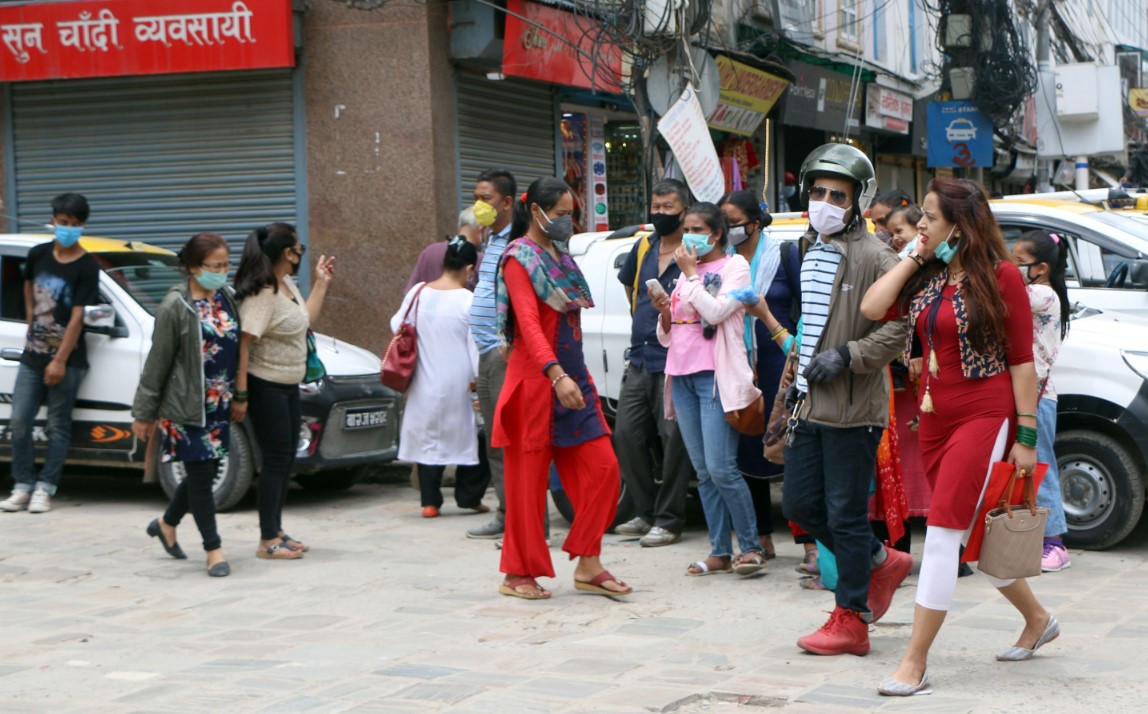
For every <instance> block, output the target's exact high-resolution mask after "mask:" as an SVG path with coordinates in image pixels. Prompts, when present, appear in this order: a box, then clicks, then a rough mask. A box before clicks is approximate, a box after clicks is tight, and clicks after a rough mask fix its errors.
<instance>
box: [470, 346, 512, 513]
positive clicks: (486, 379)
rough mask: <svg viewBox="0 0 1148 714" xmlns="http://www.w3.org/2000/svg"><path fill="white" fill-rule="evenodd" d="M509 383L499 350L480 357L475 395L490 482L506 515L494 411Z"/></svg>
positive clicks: (500, 453)
mask: <svg viewBox="0 0 1148 714" xmlns="http://www.w3.org/2000/svg"><path fill="white" fill-rule="evenodd" d="M505 380H506V361H505V360H503V359H502V355H500V354H499V353H498V350H487V351H486V352H483V353H482V354H480V355H479V356H478V379H477V380H475V391H477V392H478V408H479V410H480V411H481V412H482V421H483V427H482V430H483V432H484V433H485V437H484V438H485V439H486V460H487V461H488V462H489V463H490V482H491V483H492V484H494V492H495V493H496V494H498V513H499V515H502V516H505V515H506V491H505V487H504V485H503V484H504V478H505V475H504V473H503V465H502V449H496V448H494V446H493V445H491V443H490V440H491V437H492V436H493V434H494V408H495V407H497V406H498V395H499V394H501V393H502V383H503V381H505Z"/></svg>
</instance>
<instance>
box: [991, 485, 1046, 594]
mask: <svg viewBox="0 0 1148 714" xmlns="http://www.w3.org/2000/svg"><path fill="white" fill-rule="evenodd" d="M1018 475H1019V476H1020V478H1022V479H1024V503H1022V504H1021V505H1019V506H1012V505H1009V504H1008V503H1007V501H1008V498H1009V494H1011V493H1012V492H1013V486H1014V484H1015V483H1016V479H1017V476H1018ZM1004 493H1005V495H1004V496H1002V497H1001V500H1000V503H999V504H997V507H996V508H994V509H993V510H991V511H989V512H988V513H986V514H985V539H984V542H983V543H982V544H981V557H980V561H978V563H977V570H980V571H981V572H982V573H987V574H989V575H991V576H993V577H994V578H1000V579H1002V580H1009V579H1013V578H1031V577H1034V576H1037V575H1040V558H1041V555H1042V554H1043V552H1044V523H1045V521H1046V520H1047V519H1048V509H1047V508H1037V506H1036V496H1035V495H1034V494H1033V484H1032V475H1031V474H1026V473H1025V472H1024V470H1020V471H1013V474H1012V479H1010V480H1009V485H1008V488H1006V489H1005V491H1004Z"/></svg>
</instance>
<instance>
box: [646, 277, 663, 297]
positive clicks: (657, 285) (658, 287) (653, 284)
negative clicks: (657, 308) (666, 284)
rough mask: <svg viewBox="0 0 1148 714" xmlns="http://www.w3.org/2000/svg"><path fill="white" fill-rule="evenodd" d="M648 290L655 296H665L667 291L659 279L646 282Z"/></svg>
mask: <svg viewBox="0 0 1148 714" xmlns="http://www.w3.org/2000/svg"><path fill="white" fill-rule="evenodd" d="M646 290H649V291H650V292H651V293H653V294H654V295H665V294H666V289H665V288H663V287H662V283H661V282H659V281H658V279H657V278H650V279H649V280H647V281H646Z"/></svg>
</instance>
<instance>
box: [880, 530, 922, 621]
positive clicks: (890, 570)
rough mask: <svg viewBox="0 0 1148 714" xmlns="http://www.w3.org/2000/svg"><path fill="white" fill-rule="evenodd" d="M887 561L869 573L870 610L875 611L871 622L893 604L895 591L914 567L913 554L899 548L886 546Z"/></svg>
mask: <svg viewBox="0 0 1148 714" xmlns="http://www.w3.org/2000/svg"><path fill="white" fill-rule="evenodd" d="M885 553H886V554H887V555H886V557H885V562H884V563H881V564H880V565H878V566H877V567H876V568H873V572H872V573H870V574H869V612H871V613H873V619H871V620H870V621H869V622H870V624H872V623H874V622H876V621H877V620H880V619H881V618H882V617H884V616H885V613H886V612H888V611H889V606H890V605H892V604H893V593H894V592H896V591H897V588H898V587H900V586H901V583H903V582H904V581H905V578H907V577H908V576H909V571H910V570H912V569H913V556H911V555H909V554H908V553H902V552H901V551H899V550H893V549H892V548H886V549H885Z"/></svg>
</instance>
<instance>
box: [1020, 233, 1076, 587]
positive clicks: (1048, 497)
mask: <svg viewBox="0 0 1148 714" xmlns="http://www.w3.org/2000/svg"><path fill="white" fill-rule="evenodd" d="M1012 254H1013V257H1014V258H1016V261H1017V266H1018V267H1019V268H1020V269H1021V271H1022V272H1021V275H1023V276H1024V279H1025V282H1026V283H1028V301H1029V305H1030V306H1031V307H1032V327H1033V344H1032V352H1033V358H1034V359H1035V362H1036V379H1037V388H1038V389H1039V391H1040V402H1039V404H1038V405H1037V408H1036V414H1037V418H1036V431H1037V437H1036V460H1037V461H1039V462H1040V463H1042V464H1048V472H1047V473H1046V474H1045V475H1044V480H1043V481H1041V482H1040V488H1039V489H1038V490H1037V493H1036V501H1037V504H1038V505H1040V506H1043V507H1044V508H1047V509H1048V519H1047V520H1046V521H1045V523H1044V556H1043V557H1042V558H1041V560H1040V569H1041V570H1043V571H1044V572H1046V573H1056V572H1059V571H1061V570H1064V569H1065V568H1067V567H1069V566H1070V565H1072V561H1070V560H1069V559H1068V550H1067V549H1066V548H1065V547H1064V541H1063V540H1062V539H1061V537H1062V536H1063V535H1064V534H1065V532H1066V531H1067V530H1068V523H1067V522H1066V521H1065V518H1064V499H1063V497H1062V496H1061V494H1060V471H1059V469H1057V466H1056V452H1055V451H1053V448H1052V447H1053V444H1054V443H1055V442H1056V388H1055V387H1054V386H1053V384H1052V378H1051V376H1050V374H1049V372H1050V371H1051V370H1052V365H1053V364H1054V363H1055V362H1056V356H1057V354H1058V353H1059V352H1060V343H1061V342H1063V341H1064V337H1065V335H1067V334H1068V315H1069V313H1070V312H1071V307H1070V305H1069V302H1068V286H1067V285H1066V284H1065V281H1064V274H1065V272H1066V270H1067V268H1068V246H1067V244H1066V243H1065V241H1064V239H1063V238H1061V237H1060V235H1059V234H1057V233H1047V232H1045V231H1029V232H1028V233H1025V234H1023V235H1021V237H1020V238H1019V239H1017V242H1016V243H1015V244H1014V245H1013V248H1012Z"/></svg>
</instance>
